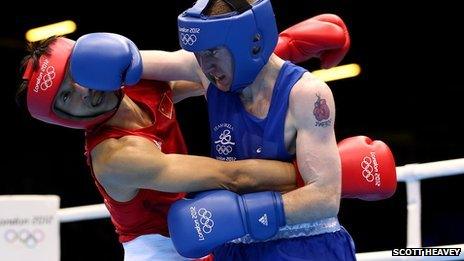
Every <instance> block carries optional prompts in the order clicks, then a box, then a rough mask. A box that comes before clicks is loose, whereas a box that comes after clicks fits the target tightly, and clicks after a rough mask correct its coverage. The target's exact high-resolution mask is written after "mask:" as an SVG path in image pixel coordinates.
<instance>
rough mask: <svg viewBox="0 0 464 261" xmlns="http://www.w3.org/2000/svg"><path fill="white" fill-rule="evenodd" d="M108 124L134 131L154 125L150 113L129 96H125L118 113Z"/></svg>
mask: <svg viewBox="0 0 464 261" xmlns="http://www.w3.org/2000/svg"><path fill="white" fill-rule="evenodd" d="M106 124H107V125H110V126H114V127H118V128H122V129H128V130H134V129H140V128H144V127H148V126H150V125H151V124H153V120H152V118H151V116H150V114H149V113H148V112H146V111H145V110H144V109H143V108H141V107H140V106H139V105H138V104H137V103H135V102H134V101H133V100H132V99H131V98H129V97H128V96H127V95H124V97H123V99H122V101H121V105H119V108H118V110H117V112H116V113H115V114H114V116H113V117H112V118H111V119H110V120H109V121H108V122H107V123H106Z"/></svg>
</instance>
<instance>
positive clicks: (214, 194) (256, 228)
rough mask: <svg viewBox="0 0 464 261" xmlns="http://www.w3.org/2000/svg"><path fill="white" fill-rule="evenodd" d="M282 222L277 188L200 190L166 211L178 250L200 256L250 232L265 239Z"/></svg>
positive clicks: (282, 224)
mask: <svg viewBox="0 0 464 261" xmlns="http://www.w3.org/2000/svg"><path fill="white" fill-rule="evenodd" d="M284 225H285V213H284V207H283V203H282V196H281V195H280V193H277V192H270V191H267V192H258V193H251V194H245V195H242V196H240V195H237V194H235V193H233V192H230V191H227V190H214V191H208V192H202V193H199V194H197V195H195V196H194V198H192V199H182V200H179V201H177V202H175V203H174V204H173V205H172V206H171V208H170V210H169V213H168V226H169V233H170V236H171V239H172V242H173V243H174V247H175V248H176V250H177V252H179V254H181V255H182V256H184V257H189V258H199V257H202V256H206V255H207V254H209V253H210V252H211V251H212V250H213V249H214V248H215V247H216V246H219V245H222V244H223V243H226V242H228V241H230V240H232V239H235V238H239V237H242V236H244V235H246V234H250V236H251V237H252V238H253V239H257V240H265V239H268V238H271V237H272V236H274V235H275V234H276V233H277V231H278V229H279V227H281V226H284Z"/></svg>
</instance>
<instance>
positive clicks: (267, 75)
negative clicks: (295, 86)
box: [240, 54, 285, 118]
mask: <svg viewBox="0 0 464 261" xmlns="http://www.w3.org/2000/svg"><path fill="white" fill-rule="evenodd" d="M284 62H285V61H284V60H282V59H280V58H279V57H278V56H277V55H275V54H272V55H271V57H270V58H269V61H268V62H267V63H266V65H265V66H264V67H263V69H262V70H261V72H259V74H258V76H256V79H255V80H254V82H253V83H252V84H251V85H249V86H247V87H246V88H245V89H243V91H242V92H241V94H240V99H241V101H242V104H243V106H244V107H245V109H246V110H247V111H248V112H249V113H251V114H253V115H255V116H256V117H258V118H265V117H266V115H267V112H268V110H269V105H270V102H271V99H272V93H273V90H274V85H275V83H276V80H277V77H278V76H279V72H280V69H281V68H282V65H283V64H284Z"/></svg>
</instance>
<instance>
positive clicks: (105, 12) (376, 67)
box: [0, 0, 464, 260]
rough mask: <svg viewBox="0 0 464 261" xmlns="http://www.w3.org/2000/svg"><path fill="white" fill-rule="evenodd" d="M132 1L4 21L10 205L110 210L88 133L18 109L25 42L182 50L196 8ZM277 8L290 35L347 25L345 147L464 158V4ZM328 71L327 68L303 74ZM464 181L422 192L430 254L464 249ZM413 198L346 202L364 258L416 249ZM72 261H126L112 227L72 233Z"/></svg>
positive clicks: (339, 92) (196, 146) (344, 216)
mask: <svg viewBox="0 0 464 261" xmlns="http://www.w3.org/2000/svg"><path fill="white" fill-rule="evenodd" d="M160 2H161V1H153V2H152V3H147V2H142V1H131V3H126V4H119V7H114V6H113V7H111V8H109V7H105V8H103V7H95V6H92V5H88V4H84V3H81V4H80V5H78V4H75V3H74V4H73V5H72V6H73V7H72V10H71V4H66V3H62V4H61V6H60V8H63V7H67V6H66V5H70V6H69V10H67V11H64V12H61V13H60V14H50V9H49V7H47V6H46V5H43V7H40V6H41V5H37V6H30V8H24V7H18V8H16V9H14V8H11V9H9V8H8V9H6V10H4V12H3V14H2V16H0V22H1V23H0V24H1V25H0V26H1V31H0V54H1V56H0V57H1V59H2V62H1V67H0V68H1V79H2V83H1V84H2V89H3V93H2V96H1V98H2V102H1V103H0V104H1V106H2V108H1V111H2V112H4V113H3V114H2V117H3V124H2V128H1V130H2V132H3V133H2V137H3V141H2V145H3V157H2V158H3V159H2V161H1V162H2V166H3V171H1V174H0V194H57V195H59V196H60V197H61V207H71V206H80V205H88V204H97V203H101V202H102V201H101V197H100V195H99V194H98V192H97V190H96V188H95V186H94V184H93V181H92V178H91V176H90V174H89V170H88V169H87V166H86V164H85V158H84V155H83V135H82V133H81V132H80V131H76V130H70V129H65V128H61V127H56V126H51V125H46V124H43V123H41V122H38V121H36V120H33V119H31V118H30V117H28V115H27V114H25V113H24V112H21V110H19V109H18V108H17V107H16V106H15V103H14V92H15V89H16V86H17V84H18V83H19V79H20V75H19V72H18V68H19V63H20V60H21V58H22V57H23V56H24V55H25V54H26V53H25V50H24V46H25V39H24V34H25V32H26V31H27V30H28V29H30V28H32V27H36V26H41V25H45V24H49V23H53V22H59V21H62V20H67V19H71V20H73V21H75V22H76V23H77V31H76V32H75V33H73V34H71V35H69V37H70V38H73V39H76V38H78V37H79V36H81V35H82V34H85V33H90V32H97V31H106V32H114V33H119V34H123V35H125V36H127V37H129V38H131V39H132V40H133V41H134V42H135V43H136V44H137V45H138V47H139V48H140V49H163V50H176V49H178V48H179V47H178V43H177V31H176V17H177V15H178V14H179V13H180V12H181V11H182V10H184V9H185V8H187V7H189V6H191V4H192V2H193V1H181V0H176V1H164V2H165V3H160ZM403 3H404V1H398V0H392V1H364V0H356V1H327V0H320V1H301V2H300V1H276V0H275V1H273V4H274V10H275V13H276V17H277V21H278V26H279V29H280V30H283V29H285V28H286V27H288V26H290V25H292V24H294V23H297V22H299V21H302V20H304V19H306V18H309V17H312V16H314V15H317V14H321V13H335V14H338V15H339V16H341V17H342V18H343V20H344V21H345V22H346V24H347V26H348V28H349V31H350V33H351V38H352V46H351V50H350V52H349V53H348V55H347V56H346V58H345V59H344V61H343V62H342V63H353V62H354V63H359V64H360V65H361V66H362V70H363V71H362V73H361V75H360V76H359V77H356V78H352V79H346V80H340V81H336V82H329V83H328V84H329V85H330V86H331V88H332V90H333V93H334V96H335V101H336V104H337V121H336V133H337V138H338V139H339V140H341V139H343V138H346V137H349V136H354V135H367V136H370V137H372V138H374V139H381V140H383V141H385V142H386V143H388V144H389V145H390V146H391V148H392V150H393V151H394V153H395V156H396V161H397V164H398V165H404V164H408V163H415V162H431V161H439V160H446V159H453V158H459V157H463V156H464V151H463V145H464V139H463V138H462V136H461V135H462V133H463V130H464V126H463V125H464V124H463V122H462V116H461V112H462V105H461V103H462V101H461V96H460V93H462V92H461V91H460V88H462V80H461V79H460V76H461V75H462V59H461V57H462V48H463V43H462V40H460V39H462V37H461V36H460V34H462V33H463V31H464V30H463V29H462V25H463V23H462V22H461V20H460V16H461V15H462V14H459V13H458V11H459V10H461V9H460V8H458V4H457V2H456V3H455V2H453V1H439V2H434V3H430V4H427V3H424V1H421V2H417V3H412V2H411V3H408V4H410V6H404V4H403ZM302 66H303V67H305V68H307V69H309V70H315V69H318V68H319V66H318V62H317V61H310V62H307V63H304V64H302ZM177 110H178V117H179V120H180V122H181V125H182V128H183V131H184V134H185V137H186V140H187V143H188V145H189V150H190V152H191V153H192V154H197V155H207V154H208V142H209V141H208V125H207V118H206V115H207V114H206V108H205V102H204V100H203V98H194V99H190V100H187V101H183V102H181V103H180V104H178V105H177ZM463 181H464V176H454V177H446V178H440V179H430V180H425V181H423V182H422V207H423V209H422V210H423V212H422V219H423V223H422V238H423V244H424V245H425V246H430V245H444V244H456V243H462V242H464V236H463V234H464V233H463V232H464V222H462V221H463V220H464V208H463V204H462V199H463V194H462V189H461V187H462V185H463ZM405 196H406V194H405V185H404V183H400V184H399V186H398V190H397V193H396V194H395V195H394V197H392V198H391V199H388V200H384V201H380V202H362V201H358V200H343V201H342V205H341V210H340V215H339V216H340V219H341V221H342V223H343V224H344V226H345V227H346V228H347V229H348V231H350V233H351V234H352V236H353V238H354V240H355V242H356V245H357V252H366V251H377V250H387V249H391V248H397V247H405V244H406V204H405V203H406V197H405ZM61 239H62V240H61V247H62V260H96V259H97V258H100V259H103V260H122V255H123V254H122V248H121V247H120V245H119V243H118V242H117V240H116V235H115V233H114V231H113V227H112V225H111V223H110V220H109V219H104V220H94V221H83V222H75V223H67V224H63V225H62V226H61Z"/></svg>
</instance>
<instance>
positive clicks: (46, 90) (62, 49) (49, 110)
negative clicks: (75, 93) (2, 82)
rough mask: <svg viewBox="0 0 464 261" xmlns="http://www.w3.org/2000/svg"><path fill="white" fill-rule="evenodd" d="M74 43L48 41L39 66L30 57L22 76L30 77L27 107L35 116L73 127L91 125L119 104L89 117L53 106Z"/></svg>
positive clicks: (105, 116)
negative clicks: (58, 110) (57, 110)
mask: <svg viewBox="0 0 464 261" xmlns="http://www.w3.org/2000/svg"><path fill="white" fill-rule="evenodd" d="M73 46H74V41H73V40H70V39H67V38H62V37H60V38H57V39H56V40H55V41H54V42H53V43H51V44H50V45H49V52H48V53H44V54H43V55H41V56H40V59H39V66H38V67H36V69H34V66H33V62H32V61H31V60H30V61H29V62H28V64H27V67H26V70H25V72H24V75H23V79H25V80H28V81H29V83H28V86H27V87H28V88H27V89H28V90H27V107H28V109H29V112H30V113H31V115H32V117H34V118H36V119H38V120H41V121H45V122H48V123H51V124H56V125H60V126H64V127H69V128H73V129H90V128H92V127H93V126H95V125H97V124H99V123H102V122H104V121H106V120H107V119H109V118H111V117H112V116H113V115H114V113H115V112H116V110H117V107H116V108H115V109H113V110H111V111H109V112H106V113H103V114H101V115H99V116H96V117H93V118H89V119H66V118H62V117H60V116H58V115H57V114H56V113H55V111H54V110H53V107H54V102H55V96H56V94H57V93H58V90H59V89H60V86H61V84H62V83H63V81H64V79H65V76H66V69H67V65H68V60H69V57H70V55H71V52H72V49H73Z"/></svg>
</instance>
